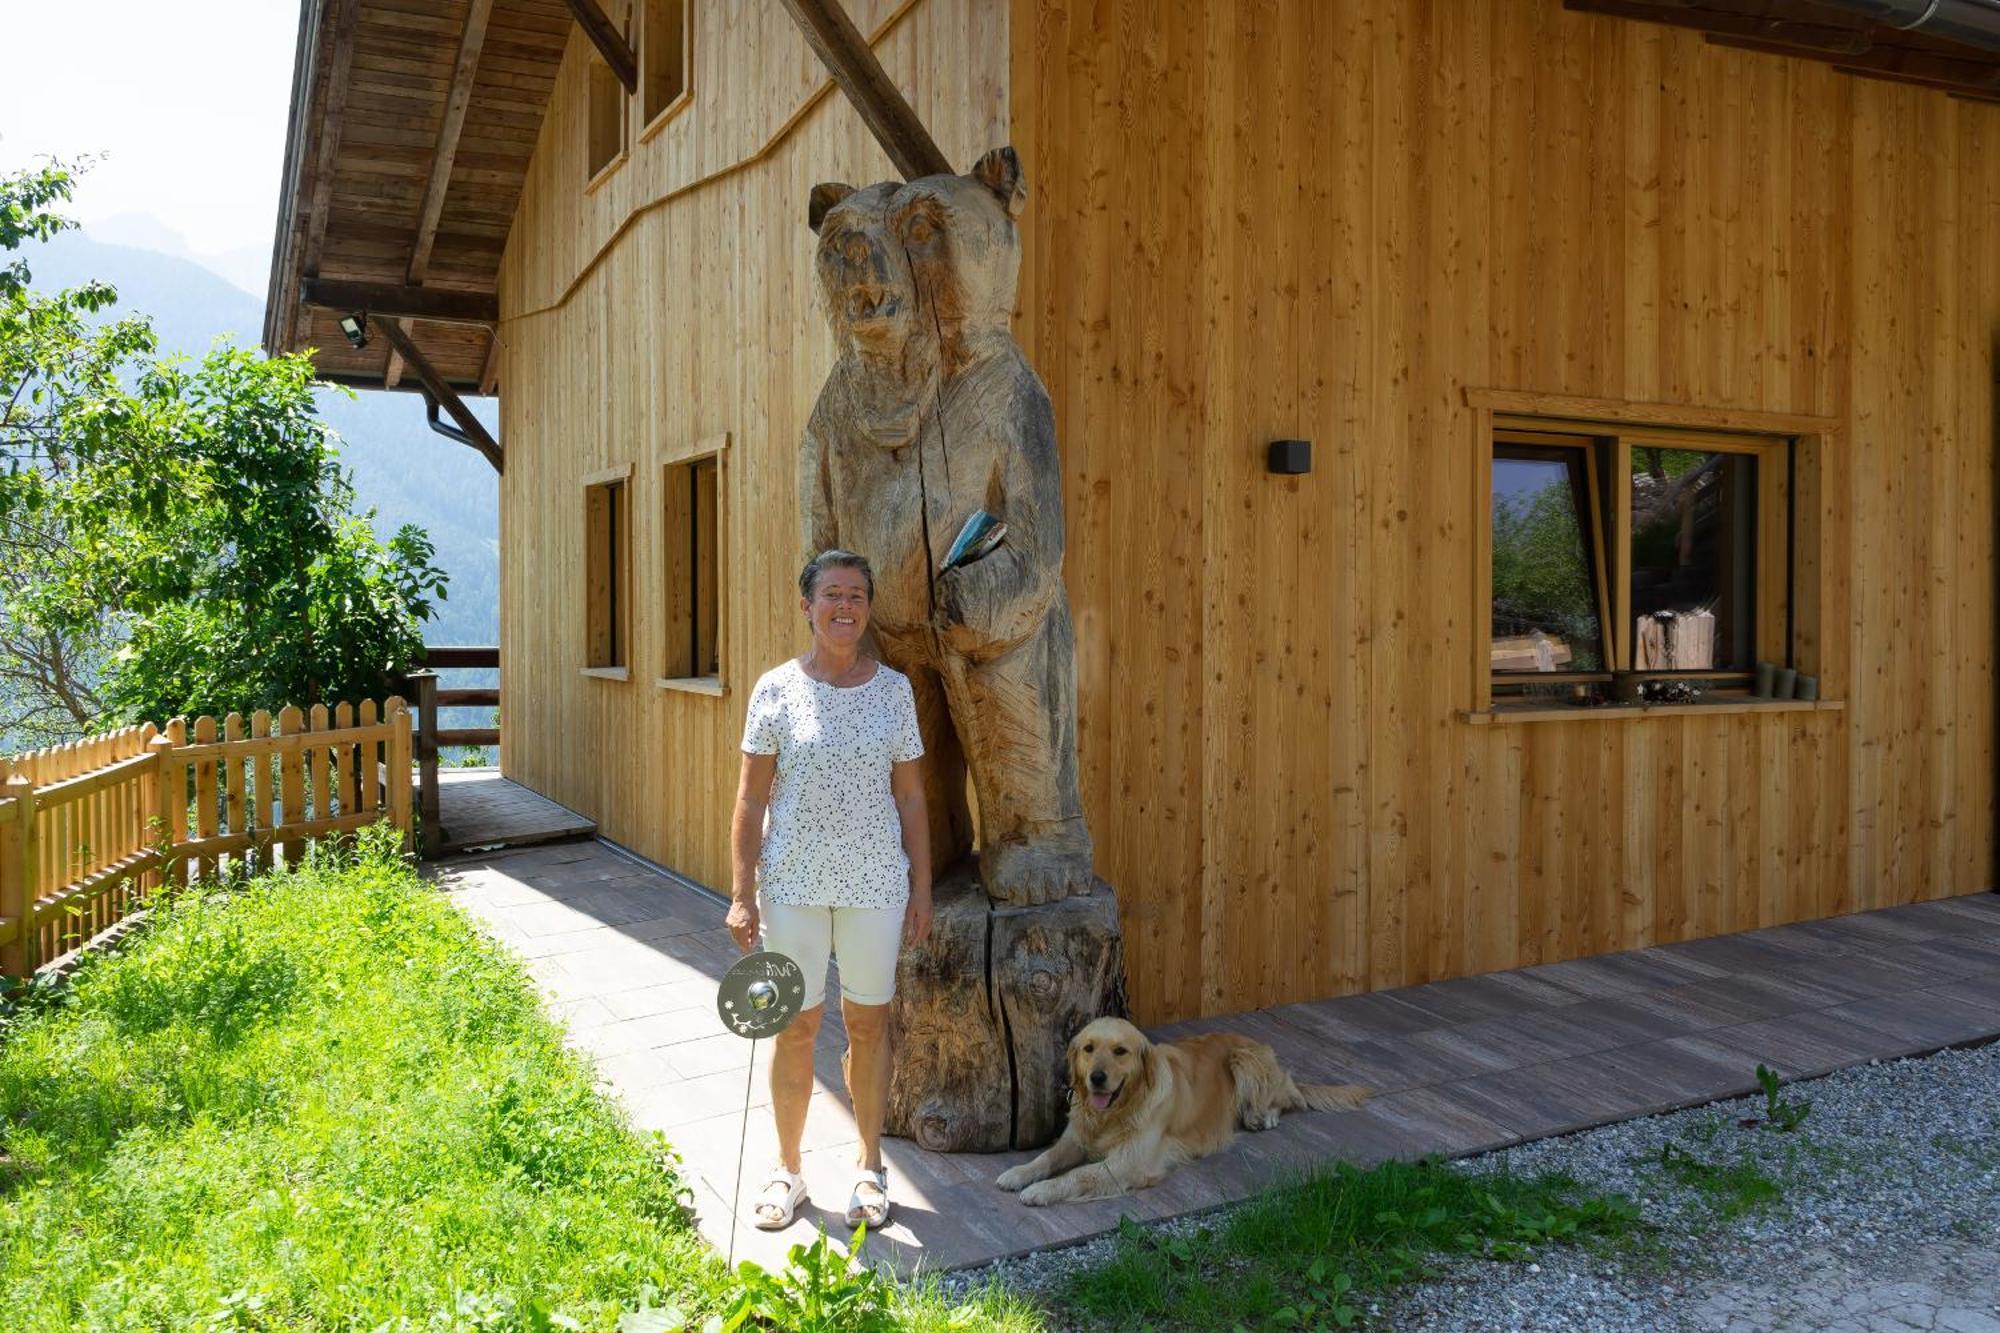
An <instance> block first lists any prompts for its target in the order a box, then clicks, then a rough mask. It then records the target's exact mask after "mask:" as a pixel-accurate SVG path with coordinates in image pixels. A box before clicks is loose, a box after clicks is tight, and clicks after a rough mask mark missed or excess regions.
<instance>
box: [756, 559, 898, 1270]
mask: <svg viewBox="0 0 2000 1333" xmlns="http://www.w3.org/2000/svg"><path fill="white" fill-rule="evenodd" d="M874 594H875V576H874V574H873V572H872V571H870V569H869V568H868V562H867V560H865V559H863V558H862V557H861V556H858V555H856V554H854V553H853V552H851V551H823V552H821V553H820V554H819V555H817V556H815V557H813V559H812V560H810V561H808V562H807V563H806V567H805V569H804V570H803V571H801V572H800V574H799V595H800V596H799V609H800V610H801V611H802V612H804V614H805V617H806V622H807V624H809V625H810V626H811V628H812V637H813V641H812V647H811V648H809V649H807V650H806V653H805V655H804V656H803V657H799V658H796V659H794V660H792V661H789V662H786V663H784V664H783V665H782V666H778V667H773V668H772V669H771V670H770V671H767V672H765V673H764V675H763V677H762V678H761V679H760V680H758V682H757V688H756V689H755V690H754V691H753V692H752V693H751V695H750V708H749V715H748V717H747V718H746V719H745V721H744V726H743V775H742V778H741V781H740V782H739V784H738V786H737V792H736V818H735V822H734V826H733V828H732V841H733V847H734V852H735V855H734V859H733V877H732V883H731V885H730V888H731V898H732V901H731V903H730V905H729V916H728V926H729V932H730V934H731V935H733V936H735V938H736V943H737V945H738V946H739V947H741V948H742V949H744V950H746V951H747V950H749V949H750V948H751V947H752V946H753V945H754V944H755V943H756V942H757V940H758V938H759V932H760V930H761V933H762V940H763V947H764V948H766V949H772V950H776V951H777V952H779V953H782V954H785V955H786V956H788V957H790V958H791V959H793V960H794V961H795V962H797V963H798V964H799V966H800V967H802V968H804V969H805V974H806V994H805V1002H804V1007H803V1009H802V1011H801V1012H800V1014H799V1016H798V1017H797V1018H795V1019H793V1020H792V1022H791V1024H790V1026H788V1027H786V1028H785V1030H784V1031H783V1032H781V1033H779V1034H778V1037H777V1040H776V1042H775V1049H774V1051H773V1053H772V1061H771V1110H772V1113H773V1115H774V1116H775V1117H776V1118H777V1127H778V1163H777V1165H776V1166H775V1167H773V1168H772V1171H771V1176H770V1179H769V1180H768V1181H766V1183H765V1185H764V1188H763V1191H762V1193H761V1194H760V1195H759V1196H758V1199H757V1204H756V1208H755V1211H754V1214H753V1216H754V1217H755V1219H756V1224H757V1225H758V1226H759V1227H762V1228H763V1229H765V1230H767V1231H774V1230H777V1229H778V1228H780V1227H784V1226H788V1225H790V1223H791V1221H792V1217H793V1215H794V1214H795V1213H796V1212H797V1211H798V1206H799V1204H800V1203H801V1202H802V1201H803V1200H804V1198H805V1196H806V1185H805V1181H804V1180H803V1179H802V1178H801V1177H800V1175H799V1165H800V1163H799V1141H800V1139H801V1138H802V1137H803V1136H804V1134H805V1125H806V1108H807V1106H808V1105H809V1104H810V1102H811V1099H812V1082H813V1042H814V1039H815V1038H816V1037H817V1036H818V1034H819V1024H820V1018H821V1015H822V1014H823V1013H824V1008H823V1001H824V997H825V991H826V968H827V960H828V958H829V956H838V957H839V959H840V1011H841V1016H842V1018H843V1019H844V1020H845V1022H846V1025H847V1054H846V1056H845V1057H844V1058H843V1059H842V1061H841V1068H842V1070H843V1071H844V1072H845V1074H846V1076H847V1091H848V1095H849V1096H850V1097H852V1098H853V1101H854V1121H855V1124H856V1126H857V1127H858V1129H859V1131H860V1137H861V1149H860V1160H859V1161H857V1162H856V1163H855V1167H856V1174H855V1179H854V1185H853V1188H852V1190H851V1191H850V1192H849V1195H848V1201H847V1222H848V1225H850V1226H854V1225H859V1224H861V1223H863V1222H865V1223H867V1224H868V1226H869V1227H870V1228H871V1229H874V1228H877V1227H880V1226H881V1225H882V1224H883V1223H884V1222H885V1221H887V1220H888V1217H889V1177H888V1173H887V1172H886V1171H885V1170H883V1167H882V1119H883V1114H884V1112H885V1110H886V1108H887V1105H888V1100H889V1001H890V999H891V997H893V996H894V994H895V992H896V959H897V956H898V955H899V954H900V953H901V951H902V945H903V944H904V943H906V942H907V943H911V944H916V943H921V942H922V941H923V940H924V939H926V938H927V937H928V936H929V935H930V929H931V864H930V861H931V858H930V825H929V823H928V822H927V816H926V814H925V810H924V785H923V777H922V773H921V771H920V769H919V766H918V765H919V760H921V758H922V757H923V753H924V744H923V739H922V737H921V736H920V735H919V734H918V731H917V708H916V700H915V697H914V696H913V695H912V693H911V691H910V682H909V680H908V679H907V678H905V677H904V676H903V675H901V674H900V673H899V672H896V671H893V670H891V669H890V668H888V667H886V666H884V665H882V663H880V662H878V661H876V660H875V659H874V658H872V657H869V656H867V655H866V654H864V653H863V652H862V651H861V641H862V636H863V635H864V634H865V633H866V632H867V630H868V611H869V606H870V603H871V601H872V600H873V598H874Z"/></svg>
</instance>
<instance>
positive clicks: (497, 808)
mask: <svg viewBox="0 0 2000 1333" xmlns="http://www.w3.org/2000/svg"><path fill="white" fill-rule="evenodd" d="M438 818H439V822H440V823H442V824H443V826H444V842H443V845H442V846H441V847H439V848H438V849H437V851H435V852H433V853H431V855H433V856H452V855H456V854H457V853H460V852H463V851H466V850H467V849H470V848H475V847H479V848H498V847H531V846H534V845H536V844H538V843H544V842H565V841H570V840H573V839H576V838H594V837H596V836H597V823H596V821H594V820H590V819H586V818H584V817H583V816H582V815H580V814H577V813H576V812H575V811H574V810H571V809H569V808H568V807H566V806H561V805H557V804H556V803H555V802H554V801H551V800H550V799H549V798H548V797H546V796H542V795H540V794H538V793H536V792H533V791H530V790H529V789H528V788H526V787H523V786H522V785H521V784H520V783H518V782H514V781H511V780H510V779H507V778H503V777H501V776H500V770H499V769H497V768H446V769H440V770H439V771H438Z"/></svg>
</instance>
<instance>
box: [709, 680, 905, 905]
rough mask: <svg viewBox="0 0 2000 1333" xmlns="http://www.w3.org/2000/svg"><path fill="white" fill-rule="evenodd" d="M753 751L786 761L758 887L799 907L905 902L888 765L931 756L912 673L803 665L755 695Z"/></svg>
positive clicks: (749, 736) (774, 793)
mask: <svg viewBox="0 0 2000 1333" xmlns="http://www.w3.org/2000/svg"><path fill="white" fill-rule="evenodd" d="M743 751H744V753H746V754H774V755H776V756H778V775H777V778H776V779H775V780H774V781H773V782H772V784H771V799H770V803H769V805H768V807H767V810H768V813H767V815H766V817H765V822H764V843H763V850H762V853H761V855H760V856H759V858H758V862H757V889H758V892H759V893H761V894H762V895H763V896H764V898H765V899H766V900H768V901H770V902H774V903H786V904H789V905H791V906H795V907H902V906H903V905H904V904H905V903H907V902H908V901H909V897H910V858H909V857H908V856H907V855H906V854H905V853H904V851H903V824H902V820H901V819H900V818H899V817H898V816H897V814H896V801H895V798H894V796H893V795H892V794H891V793H890V789H889V766H890V765H891V764H900V763H903V762H905V761H907V760H911V759H917V758H921V757H922V756H923V753H924V742H923V737H922V736H921V735H920V734H919V733H918V731H917V701H916V696H915V695H914V694H913V693H911V691H910V681H909V678H908V677H907V676H904V675H903V674H902V673H901V672H898V671H892V670H890V669H889V668H888V667H886V666H880V665H878V666H877V667H876V668H875V674H874V675H873V676H871V677H870V678H869V679H868V680H867V681H866V682H864V683H863V684H860V685H852V686H848V687H846V688H842V687H840V686H836V685H829V684H827V683H826V682H825V681H820V680H814V679H813V678H812V677H811V676H808V675H807V674H806V673H805V669H804V668H803V667H801V666H800V665H799V664H798V662H797V660H793V661H790V662H787V663H785V664H784V665H783V666H778V667H773V668H771V669H770V670H769V671H766V672H765V673H764V674H763V676H762V677H760V678H759V679H758V681H757V688H756V689H754V690H752V691H751V692H750V709H749V714H748V716H747V717H745V718H744V721H743Z"/></svg>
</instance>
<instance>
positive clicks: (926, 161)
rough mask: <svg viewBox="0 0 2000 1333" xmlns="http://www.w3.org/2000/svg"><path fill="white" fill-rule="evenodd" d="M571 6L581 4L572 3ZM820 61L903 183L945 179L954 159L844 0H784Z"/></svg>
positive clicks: (574, 0)
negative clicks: (856, 23)
mask: <svg viewBox="0 0 2000 1333" xmlns="http://www.w3.org/2000/svg"><path fill="white" fill-rule="evenodd" d="M571 3H572V4H575V3H578V0H571ZM783 3H784V6H785V9H786V10H787V11H788V12H789V13H790V14H791V16H792V18H793V20H794V21H795V22H796V23H797V24H798V25H799V30H800V31H801V32H803V33H805V36H806V42H807V44H808V45H810V46H811V47H812V49H813V51H814V53H815V54H817V55H818V56H819V58H820V62H821V63H822V64H824V65H825V66H826V69H827V73H829V74H831V75H832V76H833V81H834V82H835V83H836V84H838V85H839V86H840V90H841V91H842V92H843V93H846V94H847V100H848V101H850V102H852V103H854V108H855V110H857V111H859V112H860V113H861V119H862V120H863V121H864V122H866V123H867V126H868V128H869V130H870V131H872V132H873V133H874V135H875V141H876V142H877V143H879V144H881V145H882V151H883V152H885V153H887V154H888V155H889V161H891V162H892V163H894V164H895V167H896V170H898V171H900V172H902V173H903V179H904V180H915V179H916V178H917V177H919V176H942V175H948V174H950V172H951V160H950V159H949V158H947V157H946V156H945V155H944V153H943V152H942V151H941V150H940V149H939V148H938V146H937V142H936V141H935V140H934V139H932V138H931V133H930V131H929V130H927V129H925V128H924V123H923V121H921V120H919V119H917V113H916V112H915V111H914V110H913V109H912V108H911V106H910V104H909V102H908V101H907V100H906V99H905V98H904V97H903V94H902V91H901V90H900V89H899V88H897V87H896V85H895V83H894V82H893V81H892V80H891V79H890V78H889V76H888V74H887V73H886V72H885V71H884V70H883V69H882V62H881V61H879V60H877V59H876V58H875V51H874V48H873V47H871V46H869V45H868V40H867V39H866V38H865V37H863V36H862V35H861V32H860V30H859V29H858V28H856V27H855V26H854V20H853V19H851V18H849V17H848V16H847V7H846V6H845V5H843V4H841V3H840V0H783Z"/></svg>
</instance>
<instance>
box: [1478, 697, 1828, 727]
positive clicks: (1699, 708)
mask: <svg viewBox="0 0 2000 1333" xmlns="http://www.w3.org/2000/svg"><path fill="white" fill-rule="evenodd" d="M1846 706H1847V705H1846V703H1845V702H1844V701H1842V700H1840V699H1742V698H1728V699H1718V700H1716V701H1715V702H1713V703H1691V704H1601V705H1599V706H1597V707H1595V708H1576V707H1572V706H1569V705H1566V704H1554V705H1550V704H1539V703H1536V704H1497V705H1495V706H1494V707H1492V708H1490V709H1487V710H1485V711H1483V712H1480V711H1475V710H1471V709H1466V710H1462V711H1461V712H1460V713H1459V716H1460V717H1462V718H1464V719H1465V720H1466V721H1467V722H1470V723H1471V724H1472V725H1474V726H1476V727H1484V726H1501V725H1510V724H1512V723H1515V722H1588V721H1591V720H1593V719H1595V720H1601V721H1607V722H1612V721H1615V722H1630V721H1632V720H1634V719H1635V718H1641V717H1692V716H1694V715H1696V714H1711V715H1713V714H1723V713H1837V712H1839V711H1840V710H1841V709H1843V708H1845V707H1846Z"/></svg>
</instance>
